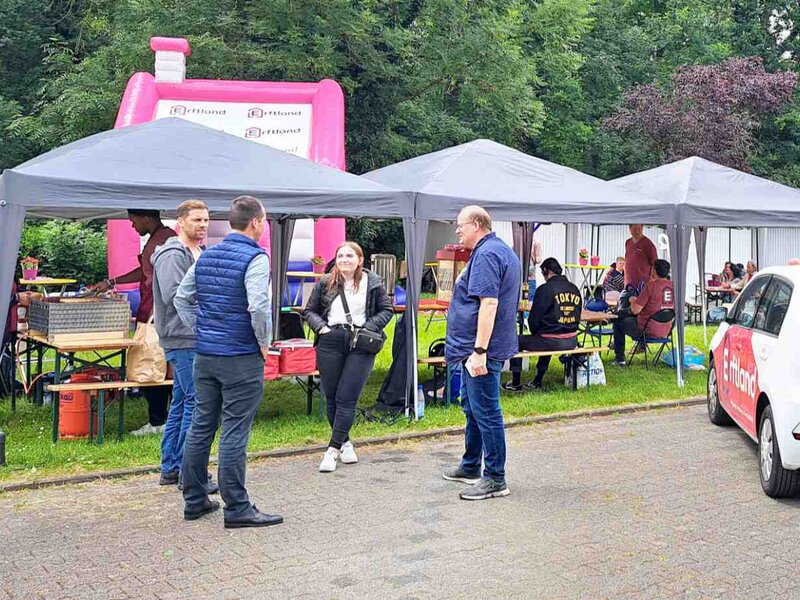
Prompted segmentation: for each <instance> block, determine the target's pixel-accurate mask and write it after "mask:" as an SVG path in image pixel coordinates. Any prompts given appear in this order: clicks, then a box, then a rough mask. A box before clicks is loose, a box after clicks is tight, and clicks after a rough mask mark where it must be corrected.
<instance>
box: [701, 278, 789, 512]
mask: <svg viewBox="0 0 800 600" xmlns="http://www.w3.org/2000/svg"><path fill="white" fill-rule="evenodd" d="M795 287H797V288H798V293H797V295H795V294H794V293H793V292H794V288H795ZM799 342H800V267H775V268H769V269H764V270H763V271H760V272H759V273H758V274H757V275H756V276H755V277H754V278H753V279H752V280H751V281H750V282H749V283H748V284H747V286H746V287H745V288H744V290H742V293H741V294H739V297H738V298H737V299H736V302H735V303H734V304H733V306H731V307H730V309H729V310H727V311H726V318H725V319H724V320H723V321H722V323H721V324H720V327H719V329H718V330H717V333H716V334H715V335H714V338H713V339H712V340H711V352H710V356H709V369H708V418H709V419H710V420H711V422H712V423H714V424H715V425H727V424H730V423H731V420H733V421H735V422H736V424H737V425H739V427H741V428H742V429H743V430H744V431H745V433H747V435H749V436H750V437H751V438H753V440H754V441H756V442H757V443H758V456H759V474H760V476H761V486H762V487H763V488H764V492H766V494H767V495H768V496H772V497H774V498H780V497H790V496H795V495H797V494H798V493H800V361H798V355H800V352H799V353H798V354H795V352H798V343H799Z"/></svg>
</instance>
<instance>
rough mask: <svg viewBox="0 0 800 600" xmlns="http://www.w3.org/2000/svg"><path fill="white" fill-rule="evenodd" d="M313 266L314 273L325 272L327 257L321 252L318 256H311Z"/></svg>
mask: <svg viewBox="0 0 800 600" xmlns="http://www.w3.org/2000/svg"><path fill="white" fill-rule="evenodd" d="M311 268H312V269H313V270H314V273H324V272H325V259H324V258H322V257H321V256H320V255H319V254H317V255H316V256H312V257H311Z"/></svg>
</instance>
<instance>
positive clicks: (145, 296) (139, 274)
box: [92, 208, 177, 435]
mask: <svg viewBox="0 0 800 600" xmlns="http://www.w3.org/2000/svg"><path fill="white" fill-rule="evenodd" d="M128 219H129V220H130V222H131V225H132V226H133V228H134V229H135V230H136V233H138V234H139V235H140V236H141V237H144V236H146V235H147V236H150V237H148V238H147V242H146V243H145V245H144V248H142V253H141V254H140V255H139V256H138V257H137V258H138V260H139V266H138V267H137V268H135V269H134V270H133V271H129V272H128V273H125V274H124V275H120V276H119V277H117V278H115V279H105V280H103V281H101V282H100V283H98V284H96V285H94V286H92V287H93V289H95V290H97V291H99V292H104V291H106V290H108V289H110V288H112V287H114V286H115V285H118V284H121V283H138V284H139V310H138V311H137V313H136V323H137V326H138V324H140V323H147V322H148V321H149V320H150V316H151V315H152V314H153V263H152V257H153V253H154V252H155V250H156V248H157V247H158V246H161V245H163V244H164V243H166V241H167V240H168V239H169V238H171V237H175V236H176V235H177V234H176V233H175V231H173V230H172V229H171V228H169V227H167V226H166V225H164V223H162V222H161V213H159V211H157V210H146V209H141V208H131V209H128ZM141 392H142V395H143V396H144V397H145V398H146V399H147V423H145V424H144V425H143V426H142V427H140V428H139V429H136V430H135V431H132V432H131V435H148V434H152V433H162V432H163V431H164V423H166V421H167V407H168V406H169V392H170V389H169V387H167V386H161V385H159V386H148V387H144V388H142V389H141Z"/></svg>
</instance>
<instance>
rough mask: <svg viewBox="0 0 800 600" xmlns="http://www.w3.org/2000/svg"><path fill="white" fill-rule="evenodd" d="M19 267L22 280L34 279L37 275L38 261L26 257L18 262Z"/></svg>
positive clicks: (31, 257)
mask: <svg viewBox="0 0 800 600" xmlns="http://www.w3.org/2000/svg"><path fill="white" fill-rule="evenodd" d="M20 266H21V267H22V278H23V279H28V280H31V279H36V276H37V275H38V274H39V259H38V258H34V257H33V256H28V257H27V258H23V259H22V260H21V261H20Z"/></svg>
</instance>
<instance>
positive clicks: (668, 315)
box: [628, 308, 675, 368]
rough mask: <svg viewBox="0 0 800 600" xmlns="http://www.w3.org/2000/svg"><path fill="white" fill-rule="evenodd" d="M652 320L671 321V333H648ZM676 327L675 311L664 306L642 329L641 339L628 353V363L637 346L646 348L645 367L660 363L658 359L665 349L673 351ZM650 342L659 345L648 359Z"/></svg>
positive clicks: (658, 321)
mask: <svg viewBox="0 0 800 600" xmlns="http://www.w3.org/2000/svg"><path fill="white" fill-rule="evenodd" d="M650 321H653V322H655V323H671V324H670V327H669V334H667V336H666V337H653V336H649V335H647V326H648V325H649V324H650ZM674 329H675V311H674V310H673V309H671V308H662V309H661V310H660V311H658V312H657V313H655V314H654V315H652V316H651V317H650V318H649V319H647V321H646V322H645V324H644V329H643V330H642V334H641V335H640V336H639V339H637V340H636V343H635V344H634V345H633V348H631V351H630V353H629V354H628V364H630V363H631V362H632V361H633V357H634V356H635V354H636V348H637V347H638V346H641V347H642V348H644V366H645V368H649V366H648V362H649V365H652V366H655V365H656V364H657V363H658V359H659V358H661V355H662V354H663V353H664V350H665V349H666V350H669V351H670V352H672V351H673V348H674V346H673V343H672V332H673V331H674ZM650 344H654V345H658V349H657V350H656V352H655V354H653V355H652V360H649V361H648V354H651V351H650V350H649V346H650Z"/></svg>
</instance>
